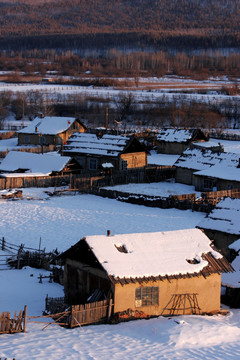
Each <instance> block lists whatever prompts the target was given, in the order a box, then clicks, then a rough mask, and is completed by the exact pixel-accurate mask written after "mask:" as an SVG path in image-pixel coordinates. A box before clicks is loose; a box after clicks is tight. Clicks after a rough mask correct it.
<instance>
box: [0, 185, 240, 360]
mask: <svg viewBox="0 0 240 360" xmlns="http://www.w3.org/2000/svg"><path fill="white" fill-rule="evenodd" d="M0 214H1V225H0V226H1V236H4V237H5V238H6V240H7V241H9V242H12V243H15V244H21V243H23V244H25V246H29V247H34V248H36V247H37V248H38V246H39V240H40V237H41V247H42V248H46V249H47V250H52V249H55V248H56V247H57V248H58V249H59V250H61V251H63V250H65V249H67V248H68V247H70V246H71V245H73V244H74V243H76V242H77V241H78V240H79V239H80V238H82V237H83V236H85V235H94V234H106V232H107V230H108V229H110V230H111V233H112V234H117V233H133V232H151V231H162V230H175V229H184V228H193V227H195V226H196V225H197V224H198V223H199V222H200V221H201V220H202V219H203V217H204V216H205V214H204V213H197V212H192V211H189V210H186V211H181V210H176V209H168V210H163V209H158V208H148V207H144V206H138V205H131V204H126V203H121V202H118V201H116V200H110V199H103V198H101V197H97V196H93V195H64V196H56V197H49V196H48V195H47V194H46V193H45V192H44V189H23V199H22V200H17V201H8V200H0ZM40 273H41V274H45V271H44V270H36V269H31V268H25V269H22V270H5V271H0V284H1V289H4V291H1V295H0V311H1V312H3V311H7V310H8V311H10V312H11V315H13V313H14V311H15V310H17V311H19V310H22V309H23V307H24V305H28V315H41V312H42V310H44V299H45V296H46V295H47V294H48V295H49V296H56V297H58V296H62V295H63V289H62V287H61V286H60V285H58V284H55V283H49V282H48V280H47V279H44V280H43V283H42V284H40V283H39V279H38V276H39V274H40ZM43 327H44V324H40V323H39V324H34V323H28V324H27V332H26V333H18V334H15V335H0V357H1V358H7V359H12V358H15V359H16V360H28V359H29V360H32V359H39V360H41V359H53V360H54V359H58V360H59V359H62V360H65V359H76V360H78V359H81V360H85V359H86V360H90V359H96V360H97V359H108V358H110V357H111V358H112V359H122V358H124V359H127V360H128V359H129V360H130V359H133V358H134V359H144V360H145V359H172V360H175V359H176V360H177V359H179V360H180V359H204V360H205V359H239V357H240V346H239V336H240V311H239V310H234V311H230V313H229V314H228V315H227V316H211V317H207V316H206V317H201V316H180V317H176V318H162V317H159V318H155V319H151V320H137V321H132V322H127V323H120V324H118V325H97V326H94V325H91V326H87V327H80V328H75V329H72V330H70V329H65V328H61V327H60V326H58V325H51V326H49V327H48V328H47V329H45V330H44V331H43V330H42V329H43Z"/></svg>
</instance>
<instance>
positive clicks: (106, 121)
mask: <svg viewBox="0 0 240 360" xmlns="http://www.w3.org/2000/svg"><path fill="white" fill-rule="evenodd" d="M105 128H106V130H107V129H108V105H107V106H106V119H105Z"/></svg>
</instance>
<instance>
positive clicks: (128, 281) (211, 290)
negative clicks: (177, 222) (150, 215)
mask: <svg viewBox="0 0 240 360" xmlns="http://www.w3.org/2000/svg"><path fill="white" fill-rule="evenodd" d="M61 258H62V259H64V288H65V295H66V298H67V300H68V302H69V303H70V304H80V303H84V302H87V301H90V299H91V297H92V296H93V294H96V292H98V294H101V296H102V298H109V297H111V298H112V300H113V312H114V314H116V313H121V312H124V311H127V310H129V309H130V310H131V311H133V312H136V311H137V312H142V313H144V315H146V316H158V315H171V314H196V313H198V314H203V313H212V312H218V311H220V290H221V273H222V272H231V271H233V268H232V267H231V265H230V264H229V263H228V262H227V261H226V259H225V258H224V257H223V256H222V255H221V254H220V253H219V252H217V251H216V250H215V249H213V247H212V245H211V241H210V240H209V238H208V237H207V236H206V235H205V234H204V233H203V232H202V231H201V230H199V229H186V230H177V231H167V232H155V233H136V234H121V235H120V234H119V235H114V236H111V234H110V232H108V235H106V236H104V235H99V236H87V237H85V238H83V239H81V240H80V241H79V242H78V243H77V244H75V245H74V246H72V247H71V248H69V249H68V250H67V251H65V252H64V253H63V254H62V255H61ZM95 301H96V300H95Z"/></svg>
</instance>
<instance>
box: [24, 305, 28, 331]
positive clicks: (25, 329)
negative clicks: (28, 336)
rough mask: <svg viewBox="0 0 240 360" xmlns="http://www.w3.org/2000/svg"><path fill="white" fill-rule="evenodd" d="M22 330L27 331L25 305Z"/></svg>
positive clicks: (25, 307)
mask: <svg viewBox="0 0 240 360" xmlns="http://www.w3.org/2000/svg"><path fill="white" fill-rule="evenodd" d="M23 314H24V321H23V332H26V331H27V305H25V306H24V313H23Z"/></svg>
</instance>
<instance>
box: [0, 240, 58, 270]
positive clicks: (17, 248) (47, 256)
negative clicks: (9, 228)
mask: <svg viewBox="0 0 240 360" xmlns="http://www.w3.org/2000/svg"><path fill="white" fill-rule="evenodd" d="M40 243H41V238H40ZM40 243H39V246H40ZM0 250H2V251H3V252H5V254H3V255H2V254H1V255H0V265H3V264H4V263H5V264H8V265H10V266H12V267H15V268H16V269H21V268H22V267H23V266H31V267H35V268H44V269H48V268H49V266H50V264H52V263H53V262H54V261H55V258H56V256H57V255H58V254H59V253H58V251H57V249H56V250H54V251H52V252H48V253H47V252H45V249H40V248H39V249H33V248H29V247H26V246H25V245H24V244H21V245H16V244H12V243H9V242H8V241H6V239H5V238H4V237H3V238H1V239H0Z"/></svg>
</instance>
